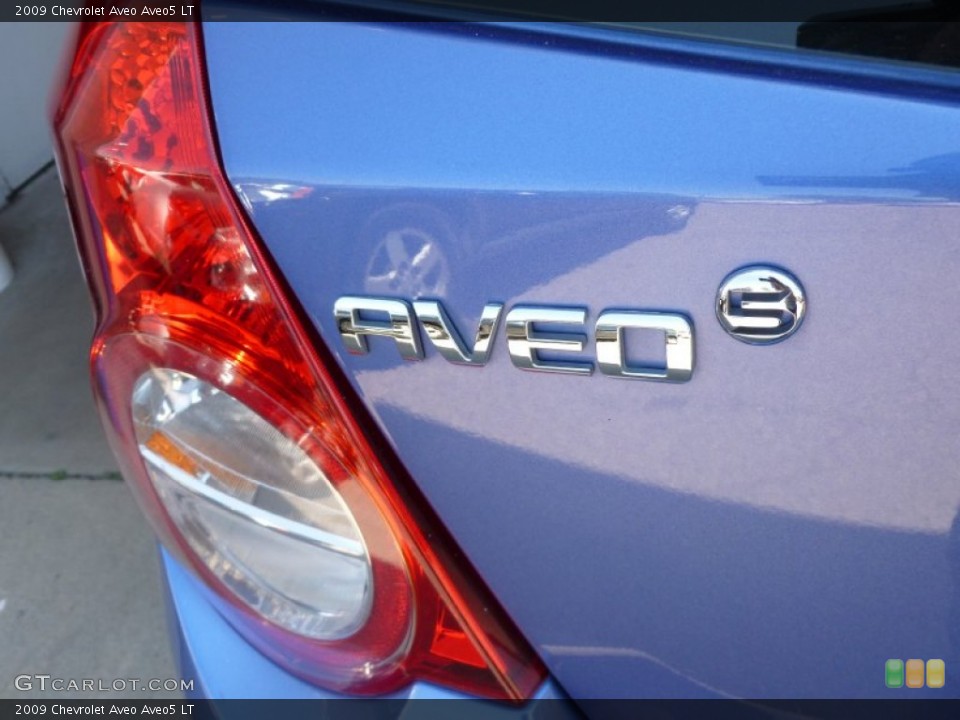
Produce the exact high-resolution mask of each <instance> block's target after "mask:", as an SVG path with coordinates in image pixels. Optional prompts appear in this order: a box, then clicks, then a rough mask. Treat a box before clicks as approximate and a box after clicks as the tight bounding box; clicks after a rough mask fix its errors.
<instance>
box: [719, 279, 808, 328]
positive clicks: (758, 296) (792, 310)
mask: <svg viewBox="0 0 960 720" xmlns="http://www.w3.org/2000/svg"><path fill="white" fill-rule="evenodd" d="M806 312H807V298H806V295H805V294H804V292H803V286H802V285H800V281H799V280H797V279H796V278H795V277H794V276H793V275H791V274H790V273H788V272H787V271H786V270H781V269H780V268H775V267H771V266H768V265H751V266H749V267H745V268H742V269H740V270H737V271H735V272H733V273H730V275H728V276H727V277H726V278H725V279H724V281H723V282H722V283H721V284H720V287H719V289H718V290H717V319H718V320H719V321H720V325H721V326H723V329H724V330H726V331H727V332H728V333H729V334H730V335H732V336H733V337H735V338H736V339H737V340H740V341H741V342H745V343H750V344H751V345H768V344H771V343H775V342H779V341H781V340H784V339H786V338H788V337H790V336H791V335H793V333H795V332H796V331H797V330H799V329H800V323H802V322H803V318H804V315H806Z"/></svg>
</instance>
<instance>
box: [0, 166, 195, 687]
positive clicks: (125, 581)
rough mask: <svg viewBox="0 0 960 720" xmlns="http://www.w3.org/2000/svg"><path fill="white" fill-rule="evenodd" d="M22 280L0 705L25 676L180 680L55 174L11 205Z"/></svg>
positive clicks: (4, 417) (7, 378)
mask: <svg viewBox="0 0 960 720" xmlns="http://www.w3.org/2000/svg"><path fill="white" fill-rule="evenodd" d="M0 245H3V247H4V248H5V250H6V252H7V255H8V256H9V257H10V260H11V261H12V263H13V265H14V268H15V276H14V279H13V282H12V283H11V285H10V286H9V287H8V288H7V289H6V290H5V291H3V292H2V293H0V697H5V698H15V699H18V700H26V699H33V698H50V699H53V698H59V699H65V698H70V697H85V698H96V697H106V698H109V699H113V698H118V699H119V698H122V697H147V696H150V697H164V696H166V697H178V696H179V694H178V693H163V692H161V693H147V692H141V691H135V690H132V689H131V688H130V687H129V683H128V688H127V689H126V690H125V691H123V692H111V693H109V694H104V693H90V692H82V691H79V692H53V691H51V690H49V689H48V690H47V691H46V692H44V691H41V690H39V683H38V682H37V681H34V688H33V689H32V690H31V691H27V692H21V691H19V690H17V688H16V686H15V684H14V678H15V676H17V675H20V674H31V675H34V674H44V675H50V676H52V677H55V678H63V679H76V680H78V681H79V680H82V679H92V680H94V681H95V682H96V681H103V684H104V685H108V686H109V685H110V684H111V683H112V682H113V681H114V680H115V679H120V678H141V679H143V680H149V679H153V678H158V679H167V678H176V677H177V675H176V670H175V668H174V664H173V660H172V657H171V652H170V647H169V641H168V638H167V631H166V628H165V618H164V609H163V601H162V587H161V583H160V579H159V574H158V573H159V566H158V558H157V552H156V546H155V544H154V542H153V537H152V534H151V532H150V530H149V528H148V526H147V524H146V521H145V520H144V519H143V517H142V516H141V515H140V513H139V511H138V510H137V508H136V506H135V504H134V502H133V498H132V496H131V494H130V491H129V490H128V489H127V487H126V485H124V484H123V482H121V481H120V480H119V476H118V474H117V471H116V466H115V465H114V461H113V456H112V455H111V453H110V451H109V449H108V447H107V445H106V442H105V440H104V439H103V434H102V431H101V428H100V422H99V419H98V418H97V415H96V412H95V410H94V407H93V400H92V397H91V394H90V383H89V378H88V370H87V369H88V363H87V350H88V347H89V342H90V336H91V334H92V331H93V317H92V313H91V308H90V303H89V300H88V297H87V291H86V287H85V284H84V281H83V278H82V276H81V273H80V269H79V265H78V262H77V257H76V251H75V249H74V247H73V241H72V238H71V235H70V230H69V227H68V223H67V218H66V211H65V209H64V205H63V200H62V196H61V192H60V187H59V183H58V181H57V178H56V174H55V171H53V170H48V171H47V172H46V173H44V174H43V175H42V176H41V177H40V178H38V179H37V180H36V181H34V182H33V183H32V184H31V185H29V186H28V187H27V188H26V189H25V190H24V191H23V192H22V193H21V194H20V195H19V196H18V197H17V198H16V199H15V201H14V202H13V203H11V204H10V205H8V206H7V207H5V208H4V209H3V210H0Z"/></svg>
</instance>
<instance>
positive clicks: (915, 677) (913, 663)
mask: <svg viewBox="0 0 960 720" xmlns="http://www.w3.org/2000/svg"><path fill="white" fill-rule="evenodd" d="M907 687H908V688H922V687H923V660H907Z"/></svg>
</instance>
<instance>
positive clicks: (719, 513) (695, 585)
mask: <svg viewBox="0 0 960 720" xmlns="http://www.w3.org/2000/svg"><path fill="white" fill-rule="evenodd" d="M209 8H210V6H208V9H207V12H213V11H212V10H210V9H209ZM203 31H204V44H205V52H206V61H207V69H208V73H209V82H210V93H211V99H212V104H213V109H214V114H215V121H216V129H217V133H218V139H219V143H220V147H221V151H222V156H223V161H224V165H225V169H226V171H227V173H228V176H229V178H230V181H231V183H232V184H233V185H234V187H235V188H236V189H237V191H238V193H239V195H240V196H241V198H242V199H243V200H244V202H245V203H246V204H247V208H248V210H249V213H250V215H251V217H252V219H253V222H254V224H255V226H256V229H257V230H258V232H259V233H260V235H261V236H262V238H263V240H264V242H265V244H266V246H267V248H268V249H269V251H270V253H271V254H272V256H273V258H274V259H275V261H276V263H277V265H278V267H279V268H280V270H281V272H282V273H283V275H284V276H285V278H286V280H287V282H288V283H289V284H290V286H291V287H292V289H293V290H294V292H295V294H296V296H297V297H298V299H299V301H300V302H301V303H302V305H303V307H304V309H305V311H306V313H307V314H308V315H309V317H310V318H311V319H312V320H313V322H314V323H315V325H316V329H317V330H318V332H319V335H320V336H321V338H322V339H323V340H324V341H325V343H326V344H327V346H328V347H329V349H330V350H331V351H332V352H333V353H334V354H335V356H336V359H337V361H338V362H339V363H340V364H341V366H342V368H343V369H344V371H345V373H346V375H347V376H348V378H349V379H350V382H351V383H352V385H353V387H354V388H355V390H356V391H357V393H358V394H359V396H360V397H361V398H362V399H363V400H364V402H365V403H366V405H367V407H368V408H369V409H370V411H371V413H372V415H373V417H374V418H375V420H376V421H377V422H378V423H379V425H380V427H381V428H382V429H383V431H384V433H385V435H386V437H387V438H388V440H389V442H390V443H391V444H392V445H393V447H394V448H395V450H396V452H397V454H398V456H399V457H400V458H401V460H402V461H403V462H404V464H405V465H406V467H407V469H408V470H409V471H410V473H411V475H412V476H413V477H414V479H415V480H416V482H417V483H418V485H419V487H420V488H421V489H422V491H423V493H424V494H425V496H426V497H427V498H428V500H429V501H430V503H431V504H432V505H433V507H434V508H435V509H436V511H437V513H438V515H439V517H440V518H441V519H442V520H443V522H444V523H445V524H446V525H447V527H448V528H449V529H450V531H451V532H452V534H453V536H454V537H455V538H456V540H457V541H458V542H459V544H460V546H461V548H462V550H463V551H464V552H465V554H466V555H467V556H468V557H469V558H470V560H471V561H472V563H473V564H474V565H475V566H476V568H477V569H478V571H479V572H480V574H481V576H482V577H483V578H484V580H485V581H486V582H487V583H488V585H489V587H490V588H491V590H492V591H493V592H494V594H495V595H496V596H497V597H498V598H499V600H500V601H501V602H502V604H503V605H504V607H505V609H506V610H507V612H508V613H509V614H510V615H511V616H512V617H513V619H514V620H515V621H516V624H517V626H518V627H519V628H520V630H521V632H523V633H524V635H525V636H526V638H527V639H528V640H529V641H530V642H531V644H532V645H533V646H534V648H535V649H536V651H537V653H538V654H539V655H540V657H541V658H542V659H543V660H544V662H545V663H546V665H547V666H548V668H549V670H550V672H551V674H552V675H553V677H555V678H556V680H557V682H558V683H559V685H560V686H562V688H563V689H564V690H565V691H566V692H567V693H569V694H570V695H571V696H573V697H576V698H586V697H730V696H735V697H752V698H764V697H796V698H802V697H899V696H903V695H906V694H907V693H909V694H910V697H921V696H925V695H928V694H929V695H931V696H936V697H944V696H956V693H957V690H956V688H957V686H956V685H953V686H952V687H951V683H949V682H948V684H947V687H946V688H944V689H943V690H928V689H925V690H907V689H902V690H889V689H886V688H885V687H884V684H883V667H884V662H885V660H886V659H887V658H908V657H916V658H943V659H944V660H945V661H946V664H947V667H948V668H949V667H951V666H954V667H955V666H956V662H957V661H960V652H958V642H960V636H958V633H957V628H958V627H960V622H958V620H960V604H958V603H960V587H958V582H960V574H958V568H960V524H958V523H957V508H958V504H960V481H958V477H957V471H956V468H957V467H958V466H960V443H957V440H956V439H957V437H958V433H960V404H958V403H957V402H956V400H957V397H958V396H960V374H958V373H957V372H956V369H955V368H956V362H957V361H956V358H957V355H958V353H960V327H958V324H957V322H956V319H955V317H954V312H953V308H955V307H957V306H958V304H960V283H957V282H956V277H957V271H958V269H960V239H958V233H957V228H958V227H960V207H958V206H957V202H958V200H960V153H958V147H957V128H958V127H960V109H958V107H957V101H958V99H960V82H958V76H957V75H956V74H951V73H948V72H938V71H928V70H918V69H911V68H902V67H893V68H891V67H888V66H886V65H883V64H881V63H870V62H861V61H856V60H847V59H823V58H820V57H816V56H811V57H810V58H804V57H799V56H796V55H792V54H789V53H786V52H775V51H769V50H761V49H751V48H727V47H724V46H717V45H711V44H709V43H700V42H693V41H685V40H682V39H664V38H662V37H656V36H650V35H643V34H640V33H630V32H623V31H617V30H611V29H586V30H582V29H578V28H573V27H571V26H556V27H553V26H546V27H544V26H541V25H532V26H513V25H510V26H483V27H467V28H462V27H459V28H453V27H450V26H447V25H429V26H421V27H412V26H406V25H399V24H395V25H376V24H370V25H365V24H360V25H357V24H350V23H323V24H311V23H289V24H287V23H268V24H265V25H255V24H253V23H236V24H232V23H225V22H208V23H205V25H204V27H203ZM391 237H393V238H394V240H393V242H394V243H396V239H397V238H406V241H409V242H413V243H415V244H416V243H419V247H420V248H422V249H425V252H428V253H433V256H432V257H433V258H435V260H434V261H433V262H434V264H433V265H432V266H431V268H432V269H431V272H430V273H429V274H428V275H424V276H417V275H416V274H409V273H407V274H404V273H402V272H399V271H398V268H396V267H394V268H392V269H391V268H390V267H387V268H386V269H385V268H384V265H385V264H386V265H387V266H389V264H390V263H391V262H392V261H393V260H395V259H396V258H395V257H393V255H391V249H392V250H393V251H394V255H396V254H398V253H397V247H396V246H393V247H392V248H391V245H390V242H391V241H390V240H389V238H391ZM756 262H770V263H773V264H776V265H780V266H783V267H785V268H788V269H789V270H790V271H791V272H793V273H794V274H796V275H797V276H798V277H799V279H800V280H801V282H802V283H803V284H804V286H805V288H806V290H807V292H808V295H809V315H808V318H807V320H806V321H805V324H804V326H803V327H802V328H801V330H800V331H799V332H798V333H797V334H796V335H795V336H794V337H792V338H790V339H789V340H788V341H786V342H783V343H780V344H778V345H775V346H771V347H754V346H749V345H745V344H742V343H739V342H736V341H734V340H733V339H731V338H730V337H728V336H727V335H726V334H725V333H724V332H723V330H722V329H721V327H720V326H719V324H718V323H717V321H716V319H715V317H714V308H713V303H714V293H715V291H716V288H717V286H718V285H719V283H720V281H721V280H722V279H723V278H724V276H725V275H727V273H729V272H730V271H732V270H734V269H735V268H737V267H740V266H743V265H747V264H751V263H756ZM345 294H370V295H391V296H395V297H399V298H403V299H407V300H413V299H415V298H418V297H430V298H437V299H440V300H442V302H443V303H444V306H445V307H446V309H447V310H448V312H449V313H450V316H451V318H452V319H453V321H454V322H455V324H456V325H457V327H458V328H460V330H461V333H462V334H463V335H465V336H470V337H472V334H473V328H475V327H476V323H477V320H478V318H479V315H480V312H481V309H482V307H483V304H484V303H485V302H489V301H499V302H503V303H505V304H506V305H507V306H508V307H509V306H512V305H513V304H516V303H521V302H530V303H544V304H549V305H561V306H575V307H584V308H586V309H587V311H588V316H589V320H588V327H592V322H593V321H594V320H595V319H596V317H597V315H598V314H599V312H600V311H601V310H602V309H604V308H642V309H649V310H666V311H677V312H682V313H685V314H687V315H688V316H689V317H690V318H691V319H692V321H693V323H694V326H695V329H696V352H697V366H696V370H695V372H694V375H693V378H692V380H691V381H690V382H688V383H685V384H678V385H670V384H661V383H651V382H641V381H621V380H614V379H611V378H607V377H604V376H602V375H600V374H599V373H594V375H593V376H591V377H574V376H570V375H550V374H538V373H527V372H521V371H519V370H517V369H516V368H515V367H514V366H513V365H512V364H511V362H510V359H509V356H508V353H507V350H506V344H505V342H504V337H503V335H502V331H501V334H499V335H498V336H497V338H496V340H495V343H494V348H493V352H492V356H491V360H490V362H489V364H488V365H487V366H486V367H484V368H482V369H478V368H469V367H460V366H455V365H451V364H449V363H448V362H446V361H445V360H444V359H443V358H441V357H440V356H439V355H437V353H436V352H435V351H434V350H433V349H432V348H431V347H429V342H427V341H426V340H425V345H426V352H427V357H426V359H425V361H423V362H416V363H405V362H404V361H402V360H401V358H400V356H399V354H398V353H397V351H396V349H395V347H394V344H393V343H392V342H391V341H389V340H387V339H375V340H372V341H371V352H370V354H368V355H365V356H351V355H348V354H347V353H346V352H345V349H344V347H343V344H342V343H341V341H340V338H339V337H338V335H337V332H336V326H335V323H334V317H333V304H334V301H335V299H336V298H337V297H338V296H341V295H345ZM631 351H632V352H634V353H636V354H637V355H638V356H639V355H644V354H648V353H649V352H651V348H650V347H647V345H646V344H644V343H643V342H638V343H637V345H636V346H635V347H633V348H632V350H631ZM592 352H593V343H592V341H590V342H588V344H587V348H586V350H585V353H584V358H586V359H590V358H591V357H592ZM174 575H175V573H174ZM175 580H176V581H175V583H174V592H175V593H176V592H177V586H178V585H180V584H182V581H181V580H179V579H176V578H175ZM277 687H278V688H280V690H279V691H280V692H286V690H284V689H283V688H285V687H286V686H284V685H280V684H278V686H277ZM300 690H302V688H301V687H300V686H297V688H296V689H294V690H291V692H299V691H300Z"/></svg>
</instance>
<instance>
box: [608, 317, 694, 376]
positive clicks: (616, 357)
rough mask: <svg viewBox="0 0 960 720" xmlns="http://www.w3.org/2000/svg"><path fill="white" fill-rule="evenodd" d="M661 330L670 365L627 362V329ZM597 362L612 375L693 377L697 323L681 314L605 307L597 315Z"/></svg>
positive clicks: (667, 362)
mask: <svg viewBox="0 0 960 720" xmlns="http://www.w3.org/2000/svg"><path fill="white" fill-rule="evenodd" d="M628 329H634V330H657V331H661V332H663V334H664V343H665V346H666V367H665V368H659V367H647V366H642V365H639V366H632V365H629V364H628V363H627V358H626V348H625V343H624V332H625V331H626V330H628ZM596 341H597V364H598V365H599V366H600V372H602V373H603V374H604V375H608V376H610V377H618V378H630V379H634V380H659V381H663V382H686V381H687V380H689V379H690V378H691V377H692V376H693V364H694V350H693V324H692V323H691V322H690V320H688V319H687V318H685V317H684V316H683V315H679V314H677V313H661V312H644V311H640V310H604V311H603V312H602V313H601V314H600V317H598V318H597V329H596Z"/></svg>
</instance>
